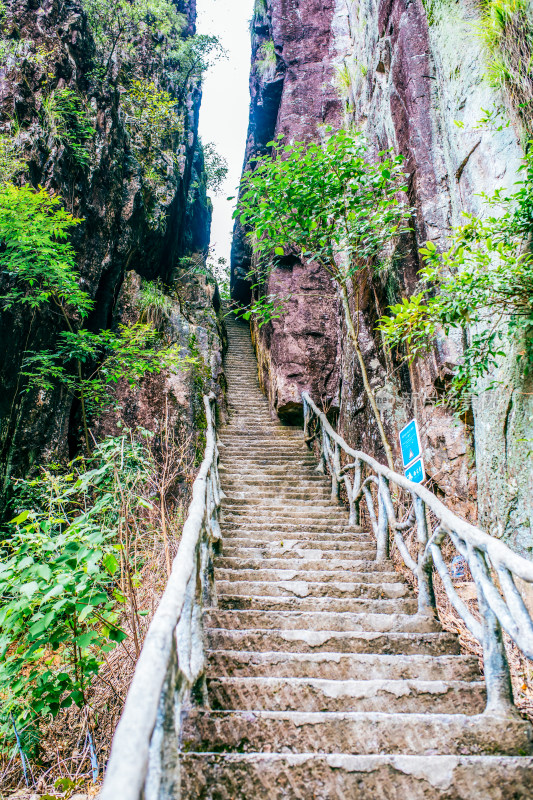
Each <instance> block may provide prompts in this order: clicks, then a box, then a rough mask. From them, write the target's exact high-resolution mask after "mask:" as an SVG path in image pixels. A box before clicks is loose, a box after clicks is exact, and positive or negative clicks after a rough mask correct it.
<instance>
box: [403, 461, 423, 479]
mask: <svg viewBox="0 0 533 800" xmlns="http://www.w3.org/2000/svg"><path fill="white" fill-rule="evenodd" d="M405 477H406V478H407V479H408V480H410V481H413V483H424V479H425V475H424V463H423V461H422V459H421V458H419V459H417V460H416V461H414V462H413V463H412V464H411V466H410V467H407V469H406V470H405Z"/></svg>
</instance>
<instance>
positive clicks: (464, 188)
mask: <svg viewBox="0 0 533 800" xmlns="http://www.w3.org/2000/svg"><path fill="white" fill-rule="evenodd" d="M482 14H483V9H482V8H481V6H480V5H478V4H476V3H471V2H463V1H462V0H460V2H446V1H445V0H443V1H442V2H441V0H437V2H431V3H429V2H428V3H426V4H423V3H422V1H421V0H417V2H403V0H388V1H387V2H385V1H383V2H372V1H370V2H366V0H362V1H361V2H349V0H323V1H322V0H321V1H320V2H317V1H315V0H305V2H299V3H291V2H282V0H280V1H279V2H278V0H268V1H267V2H264V3H263V2H257V3H256V5H255V13H254V17H253V21H252V44H253V59H252V71H251V78H250V87H251V106H250V124H249V129H248V140H247V147H246V156H245V170H246V169H248V168H249V167H250V166H252V165H253V163H254V158H256V157H257V156H258V155H261V154H264V153H265V152H267V151H268V149H269V147H268V143H269V142H270V141H271V140H272V139H273V138H274V137H275V136H277V135H278V134H283V135H284V137H285V141H288V142H289V143H292V142H294V141H310V140H320V139H321V138H323V137H324V136H326V133H325V131H326V130H327V129H328V127H329V128H332V129H333V130H336V129H338V128H339V127H341V126H350V125H351V126H354V127H355V129H357V130H361V131H362V132H363V133H364V134H365V136H366V137H367V139H368V141H369V143H370V147H371V149H372V150H373V151H374V152H377V151H381V150H384V149H386V148H389V147H391V148H393V149H394V151H395V152H397V153H400V154H401V155H403V156H404V158H405V161H404V167H405V172H406V174H407V179H408V200H409V203H410V205H411V206H412V208H413V215H412V220H411V223H412V233H411V234H406V235H404V236H403V237H401V239H400V241H398V242H397V245H396V249H395V253H394V255H393V257H392V260H391V263H392V266H391V268H390V270H389V271H388V272H387V273H384V274H383V275H381V276H380V277H377V278H374V279H373V280H371V281H370V282H369V283H368V285H365V286H364V287H363V288H362V298H363V300H362V306H361V311H360V314H359V324H360V326H361V331H362V333H361V336H362V340H363V348H362V349H363V350H364V353H365V357H366V360H367V363H368V365H369V377H370V382H371V385H372V387H373V388H374V391H375V393H376V395H377V399H378V404H379V408H380V413H381V416H382V419H383V421H384V424H385V427H386V430H387V432H388V435H389V439H390V441H391V442H392V443H393V445H394V447H395V458H396V468H399V467H400V466H401V461H400V454H399V444H398V432H399V430H400V429H401V428H403V427H404V425H405V424H406V423H407V421H408V420H409V419H411V418H413V417H415V418H416V419H417V422H418V425H419V429H420V431H421V436H422V440H423V441H422V445H423V452H424V458H425V466H426V473H427V476H428V478H429V479H430V485H431V486H432V488H433V490H434V491H436V492H437V493H438V494H439V495H440V496H442V497H443V498H444V499H445V500H446V502H447V503H449V504H450V505H451V506H452V507H453V508H454V509H455V510H456V511H458V512H459V513H461V514H465V515H467V516H468V518H469V519H475V518H476V515H477V514H478V511H479V517H478V519H479V523H480V524H481V525H482V526H483V527H485V528H486V529H488V530H490V532H491V533H493V534H494V535H496V536H498V537H501V538H503V539H504V540H505V541H508V542H509V543H511V544H512V546H513V547H515V548H516V549H517V550H518V551H519V552H523V553H526V552H528V553H529V552H531V546H532V545H531V542H532V540H531V525H532V513H533V509H532V505H531V497H532V496H533V495H532V484H531V481H532V474H533V473H532V470H531V467H530V465H531V461H530V458H531V455H530V449H531V448H530V442H531V435H532V434H531V421H532V410H533V409H532V405H531V403H532V400H531V398H532V394H531V378H530V377H524V376H523V375H522V374H521V373H520V370H519V369H518V367H517V353H518V352H520V349H521V346H522V345H521V342H520V341H518V342H517V343H516V344H510V345H508V347H507V353H506V355H505V356H504V357H502V358H501V359H500V361H499V364H498V366H497V367H496V368H495V369H494V370H493V374H492V375H489V376H488V377H487V378H485V379H484V380H485V383H486V385H488V384H489V383H490V381H491V380H493V379H496V381H497V387H496V388H494V389H493V390H490V391H484V392H480V393H479V394H478V396H477V397H476V398H475V399H474V401H473V403H472V406H471V408H470V410H469V412H468V413H467V414H466V415H463V417H462V419H460V420H457V419H456V418H455V417H454V415H453V414H452V413H451V412H450V411H449V410H448V409H447V408H446V406H445V405H442V404H440V403H439V400H440V399H441V397H442V394H443V390H444V389H445V388H446V386H447V384H448V382H449V379H450V375H451V374H452V372H453V370H454V368H455V367H456V366H457V364H459V363H460V362H461V356H462V353H463V350H464V343H465V341H466V340H467V339H468V337H469V336H470V335H471V333H469V331H468V326H467V327H466V328H465V330H464V332H463V334H461V333H460V332H459V333H458V334H454V333H451V334H450V335H448V336H446V335H444V332H441V334H440V335H439V337H438V339H437V342H436V344H435V346H434V347H433V348H432V349H431V351H430V352H428V353H427V355H426V356H425V357H423V358H419V359H417V360H416V361H414V362H413V364H412V365H411V367H409V366H408V365H407V364H406V363H405V362H403V363H400V361H399V360H398V359H397V358H396V355H395V353H394V352H391V350H390V349H389V348H388V347H387V346H386V344H385V343H384V342H383V339H382V336H381V335H380V333H379V332H378V331H376V328H375V325H376V321H377V319H378V318H379V317H381V316H382V314H384V313H385V312H386V310H387V307H388V306H390V305H391V304H392V303H397V302H398V301H399V300H400V299H401V298H402V297H405V296H409V295H410V294H412V293H413V291H414V290H415V288H416V285H417V273H418V271H419V269H420V255H419V250H420V248H421V247H422V246H423V245H424V243H425V242H426V241H427V240H430V241H431V242H433V243H434V244H435V245H436V246H437V247H438V248H439V249H445V247H446V246H447V245H448V243H449V239H450V233H451V229H452V227H453V226H456V225H458V224H460V223H461V220H462V217H461V214H462V212H464V211H466V212H470V213H481V211H482V203H483V199H482V197H481V195H482V193H487V194H491V193H492V191H494V189H496V188H500V187H501V188H502V189H503V190H505V189H507V190H509V189H512V187H513V186H514V184H515V182H516V181H518V180H520V176H521V172H520V171H519V170H520V165H521V163H522V158H523V152H524V151H523V144H524V141H525V140H527V133H526V132H525V131H524V126H523V119H521V118H519V115H518V113H517V112H516V109H513V107H512V104H510V103H509V98H508V94H506V91H505V88H494V85H493V83H494V82H492V83H491V80H490V76H489V75H488V72H489V68H488V56H487V51H486V48H485V46H484V42H483V39H482V35H481V33H480V20H481V17H482ZM251 266H252V253H251V249H250V246H249V244H248V241H247V239H246V236H245V230H243V228H242V226H241V224H240V223H239V221H237V223H236V226H235V238H234V245H233V252H232V292H233V296H234V298H235V299H236V300H237V301H238V302H247V301H248V299H249V297H250V280H249V279H247V275H248V273H249V270H250V268H251ZM266 291H267V292H270V293H273V294H276V295H278V296H285V297H289V298H290V299H288V301H287V306H286V313H285V314H283V315H282V316H281V317H280V318H279V319H274V320H272V321H270V322H269V323H268V324H266V325H263V326H262V327H261V328H259V327H258V326H257V324H256V325H255V327H254V331H253V335H254V342H255V346H256V350H257V354H258V359H259V364H260V375H261V381H262V385H263V387H264V389H265V391H266V393H267V395H268V397H269V400H270V404H271V408H272V410H273V412H274V413H277V414H279V416H280V417H281V418H282V419H283V418H284V419H287V420H288V421H293V420H295V419H298V417H299V416H300V417H301V392H302V390H308V391H309V392H310V394H311V396H312V397H313V398H315V400H318V401H320V402H321V403H323V405H324V407H325V408H326V409H327V410H328V412H329V413H330V414H331V415H332V418H333V419H336V420H338V425H339V430H340V431H341V432H342V434H343V435H344V436H345V437H346V439H347V441H348V442H349V443H350V444H351V445H352V446H355V447H356V448H358V449H360V450H363V451H365V452H369V453H371V454H373V455H375V456H376V457H377V458H379V459H382V458H383V456H384V453H383V449H382V446H381V443H380V440H379V436H378V431H377V427H376V424H375V420H374V419H373V416H372V413H371V410H370V408H369V404H368V400H367V399H366V396H365V392H364V388H363V384H362V380H361V376H360V371H359V369H358V366H357V362H356V360H355V356H354V352H353V347H352V346H351V344H350V342H349V338H348V337H347V335H346V330H345V327H344V322H343V318H342V313H341V309H340V306H339V300H338V297H337V292H336V290H335V287H334V286H333V285H332V283H331V281H330V280H329V278H328V275H327V274H325V273H324V271H323V270H321V269H320V268H319V267H317V266H316V264H314V265H311V266H310V265H306V264H302V263H301V262H300V261H298V260H297V259H293V260H291V259H290V258H285V259H284V260H283V263H281V262H280V263H279V264H278V266H277V268H276V269H275V270H274V272H273V273H272V274H271V275H270V278H269V285H268V288H267V290H266ZM489 327H490V326H488V327H487V330H488V329H489ZM525 464H528V465H529V467H528V468H524V465H525Z"/></svg>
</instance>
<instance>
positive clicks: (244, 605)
mask: <svg viewBox="0 0 533 800" xmlns="http://www.w3.org/2000/svg"><path fill="white" fill-rule="evenodd" d="M217 608H220V609H225V610H228V611H229V610H231V609H248V610H257V611H275V610H278V611H296V612H298V611H351V612H353V613H361V612H363V611H367V612H371V613H375V614H416V611H417V601H416V599H415V598H414V597H413V598H406V599H400V600H367V599H364V598H360V597H312V596H309V597H306V596H297V597H272V596H270V597H269V596H268V595H266V596H265V595H263V596H259V597H258V596H257V595H255V594H250V595H238V594H220V593H219V594H218V596H217Z"/></svg>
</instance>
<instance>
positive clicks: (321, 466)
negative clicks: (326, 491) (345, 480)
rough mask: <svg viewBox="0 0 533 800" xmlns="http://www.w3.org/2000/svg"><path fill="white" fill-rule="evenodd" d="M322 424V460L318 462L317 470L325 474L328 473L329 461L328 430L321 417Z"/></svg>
mask: <svg viewBox="0 0 533 800" xmlns="http://www.w3.org/2000/svg"><path fill="white" fill-rule="evenodd" d="M318 422H319V425H320V460H319V462H318V465H317V468H316V471H317V472H321V473H322V474H323V475H327V472H328V470H327V462H326V432H325V430H324V428H323V427H322V423H321V421H320V419H319V420H318Z"/></svg>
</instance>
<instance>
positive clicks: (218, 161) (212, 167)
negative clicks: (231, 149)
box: [203, 142, 228, 194]
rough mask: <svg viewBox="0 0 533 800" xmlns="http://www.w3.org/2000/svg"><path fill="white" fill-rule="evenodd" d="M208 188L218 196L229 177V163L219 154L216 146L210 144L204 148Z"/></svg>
mask: <svg viewBox="0 0 533 800" xmlns="http://www.w3.org/2000/svg"><path fill="white" fill-rule="evenodd" d="M203 150H204V162H205V171H206V175H207V188H208V189H210V190H211V191H212V192H214V193H215V194H218V193H219V192H220V191H221V190H222V187H223V184H224V181H225V180H226V178H227V175H228V162H227V161H226V159H225V158H224V156H221V155H220V154H219V153H217V151H216V148H215V145H214V144H213V143H212V142H208V143H207V144H205V145H204V146H203Z"/></svg>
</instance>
